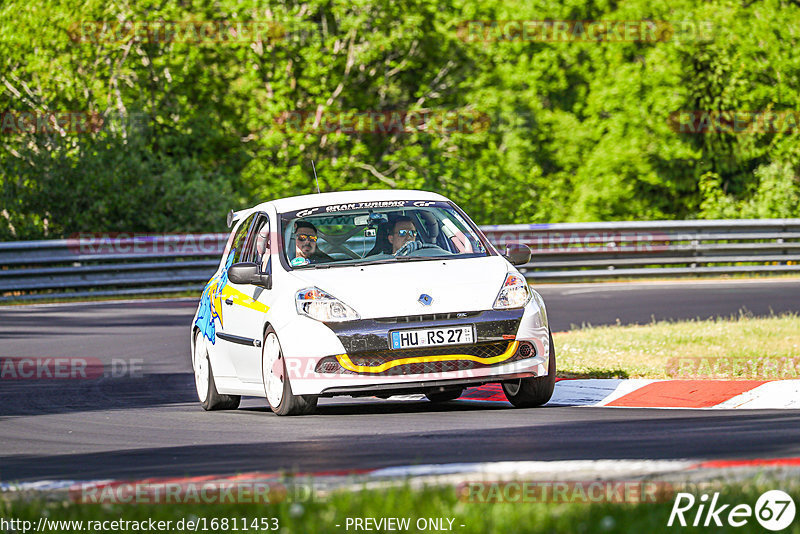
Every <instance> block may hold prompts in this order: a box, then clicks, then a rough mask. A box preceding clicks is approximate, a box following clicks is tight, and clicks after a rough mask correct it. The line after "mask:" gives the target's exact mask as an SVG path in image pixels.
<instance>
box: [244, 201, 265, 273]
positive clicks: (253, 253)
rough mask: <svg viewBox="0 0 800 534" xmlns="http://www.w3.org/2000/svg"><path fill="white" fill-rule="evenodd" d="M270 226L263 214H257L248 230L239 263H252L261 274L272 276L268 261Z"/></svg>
mask: <svg viewBox="0 0 800 534" xmlns="http://www.w3.org/2000/svg"><path fill="white" fill-rule="evenodd" d="M269 229H270V225H269V218H268V217H267V216H266V215H265V214H259V215H258V217H257V219H256V220H255V223H253V225H252V226H251V228H250V232H249V233H248V235H247V240H246V242H245V246H244V251H243V254H242V259H241V260H240V261H246V262H253V263H255V264H257V265H258V267H259V271H260V272H261V273H262V274H272V269H271V267H272V264H271V261H270V251H271V246H270V232H269Z"/></svg>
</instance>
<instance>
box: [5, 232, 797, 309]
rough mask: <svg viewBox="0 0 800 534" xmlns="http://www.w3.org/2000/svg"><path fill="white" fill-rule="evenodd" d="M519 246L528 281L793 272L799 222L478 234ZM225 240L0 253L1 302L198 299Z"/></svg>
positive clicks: (42, 245)
mask: <svg viewBox="0 0 800 534" xmlns="http://www.w3.org/2000/svg"><path fill="white" fill-rule="evenodd" d="M482 230H483V232H484V233H485V234H486V236H487V237H488V238H489V240H490V241H492V243H494V244H495V245H496V246H497V247H498V249H500V250H501V251H502V250H503V248H504V246H505V245H506V244H511V243H523V244H526V245H528V246H529V247H530V248H531V252H532V255H531V262H530V263H528V264H526V265H524V266H522V267H521V270H522V271H523V272H524V273H525V275H526V276H527V277H528V278H529V279H532V280H534V281H537V280H540V281H567V280H582V279H604V278H610V277H626V278H627V277H639V276H657V277H679V276H684V275H691V274H732V273H756V272H759V273H762V272H773V273H780V272H800V219H754V220H705V221H648V222H605V223H559V224H520V225H499V226H483V227H482ZM227 237H228V234H182V235H160V236H146V235H138V234H114V235H108V234H106V235H98V234H84V235H76V236H75V237H74V238H72V239H59V240H49V241H19V242H10V243H0V301H8V300H36V299H42V298H60V297H87V296H108V295H113V296H116V295H119V296H125V295H136V294H156V293H175V292H181V291H199V290H200V289H201V288H202V287H203V285H204V284H205V282H207V281H208V279H209V278H210V277H211V274H212V273H213V271H214V269H215V268H216V266H217V265H218V263H219V259H220V258H219V256H220V254H221V252H222V249H223V247H224V244H225V240H226V239H227Z"/></svg>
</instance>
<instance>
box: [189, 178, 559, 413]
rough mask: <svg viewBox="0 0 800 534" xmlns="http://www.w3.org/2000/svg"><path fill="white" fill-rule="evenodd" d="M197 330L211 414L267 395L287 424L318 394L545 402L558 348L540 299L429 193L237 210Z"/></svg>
mask: <svg viewBox="0 0 800 534" xmlns="http://www.w3.org/2000/svg"><path fill="white" fill-rule="evenodd" d="M232 224H235V226H234V227H233V231H232V232H231V235H230V238H229V239H228V241H227V244H226V246H225V250H224V252H223V254H222V259H221V261H220V264H219V268H218V269H217V272H216V274H214V276H213V278H212V279H211V280H210V281H209V283H208V285H207V286H206V287H205V289H204V290H203V294H202V297H201V299H200V304H199V306H198V308H197V312H196V313H195V316H194V320H193V321H192V335H191V350H192V365H193V367H194V376H195V382H196V385H197V393H198V396H199V398H200V402H201V403H202V405H203V408H205V409H206V410H215V409H234V408H236V407H238V405H239V401H240V398H241V395H251V396H257V397H266V399H267V402H268V403H269V405H270V407H271V408H272V411H274V412H275V413H276V414H279V415H294V414H306V413H310V412H311V411H313V410H314V408H315V407H316V405H317V399H318V398H319V397H332V396H335V395H350V396H354V397H355V396H367V395H370V396H379V397H389V396H391V395H398V394H409V393H417V394H418V393H424V394H425V395H426V396H427V397H428V399H430V400H431V401H447V400H453V399H456V398H458V397H459V396H460V395H461V393H462V391H463V390H464V388H465V387H468V386H477V385H480V384H486V383H490V382H500V383H502V385H503V390H504V392H505V394H506V397H507V398H508V400H509V401H510V402H511V403H512V404H513V405H515V406H518V407H530V406H540V405H542V404H544V403H546V402H547V401H548V400H549V399H550V397H551V395H552V393H553V387H554V385H555V371H556V366H555V351H554V349H553V339H552V336H551V335H550V330H549V328H548V324H547V314H546V311H545V306H544V302H543V301H542V298H541V296H540V295H539V294H538V293H536V291H533V290H532V289H531V288H530V287H529V286H528V284H527V282H526V280H525V277H524V276H522V274H520V272H519V271H517V269H515V268H514V267H513V265H521V264H525V263H527V262H529V261H530V255H531V252H530V249H529V248H528V247H526V246H525V245H510V246H508V247H507V248H506V250H505V255H501V254H500V253H498V251H497V250H496V249H495V248H494V247H493V246H492V244H491V243H489V241H488V240H487V239H486V237H485V236H484V235H483V234H482V233H481V231H480V230H479V229H478V228H477V226H476V225H475V224H474V223H473V222H472V221H471V220H470V219H469V217H467V215H466V214H465V213H464V212H463V211H461V209H459V208H458V206H456V205H455V204H454V203H453V202H451V201H450V200H448V199H447V198H445V197H443V196H441V195H438V194H434V193H428V192H423V191H398V190H395V191H347V192H339V193H324V194H316V195H306V196H298V197H291V198H284V199H280V200H273V201H271V202H265V203H263V204H259V205H258V206H255V207H253V208H251V209H248V210H243V211H239V212H237V213H233V212H231V214H230V215H229V217H228V225H229V226H231V225H232Z"/></svg>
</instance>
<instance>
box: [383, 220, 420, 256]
mask: <svg viewBox="0 0 800 534" xmlns="http://www.w3.org/2000/svg"><path fill="white" fill-rule="evenodd" d="M387 239H388V240H389V243H391V244H392V254H394V255H397V254H398V253H399V254H401V255H403V254H408V253H410V252H413V251H415V250H417V249H419V248H421V246H422V243H420V242H419V241H417V240H416V239H417V229H416V228H415V227H414V223H413V222H412V221H411V218H410V217H406V216H401V217H398V218H397V219H395V221H394V226H393V227H392V231H391V232H389V235H388V236H387Z"/></svg>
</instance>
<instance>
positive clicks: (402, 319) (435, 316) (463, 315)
mask: <svg viewBox="0 0 800 534" xmlns="http://www.w3.org/2000/svg"><path fill="white" fill-rule="evenodd" d="M481 313H482V312H479V311H473V312H457V313H428V314H425V315H398V316H394V317H379V318H377V319H373V320H374V321H375V322H376V323H387V324H397V323H421V322H424V321H446V320H449V319H467V318H469V317H476V316H478V315H480V314H481Z"/></svg>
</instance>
